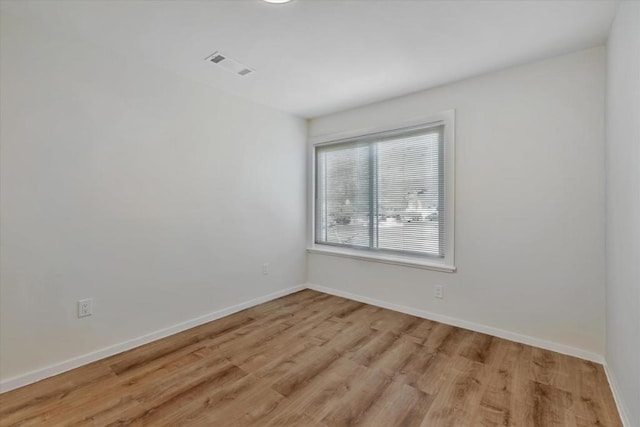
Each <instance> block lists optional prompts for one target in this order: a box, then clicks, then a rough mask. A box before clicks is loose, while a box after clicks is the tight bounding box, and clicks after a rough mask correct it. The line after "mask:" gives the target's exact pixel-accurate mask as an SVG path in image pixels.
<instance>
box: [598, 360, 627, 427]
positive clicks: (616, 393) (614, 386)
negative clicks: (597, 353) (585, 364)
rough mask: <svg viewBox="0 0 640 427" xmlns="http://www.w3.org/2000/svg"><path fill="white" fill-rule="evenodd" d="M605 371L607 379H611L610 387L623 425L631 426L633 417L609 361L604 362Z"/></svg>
mask: <svg viewBox="0 0 640 427" xmlns="http://www.w3.org/2000/svg"><path fill="white" fill-rule="evenodd" d="M603 366H604V372H605V374H607V380H608V381H609V387H610V388H611V392H612V393H613V400H615V401H616V406H617V407H618V414H620V420H621V421H622V425H623V426H624V427H631V418H629V413H628V412H627V409H626V407H625V406H624V402H623V400H622V395H620V389H619V388H618V383H617V382H616V377H614V376H613V372H611V369H609V365H607V363H606V362H605V363H603Z"/></svg>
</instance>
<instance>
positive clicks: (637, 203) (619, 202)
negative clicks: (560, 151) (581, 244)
mask: <svg viewBox="0 0 640 427" xmlns="http://www.w3.org/2000/svg"><path fill="white" fill-rule="evenodd" d="M606 127H607V143H606V159H607V161H606V182H607V185H606V190H607V191H606V192H607V210H606V217H607V227H606V248H607V252H606V254H607V256H606V266H607V277H606V283H607V286H606V288H607V348H606V358H607V365H608V369H609V375H610V378H611V379H612V382H613V385H614V390H615V391H616V393H617V396H616V397H617V400H618V404H619V405H620V406H622V408H621V409H622V410H621V412H623V416H624V417H626V418H627V419H628V425H630V426H640V3H638V2H623V3H621V4H620V9H619V10H618V15H617V16H616V19H615V21H614V23H613V26H612V29H611V34H610V36H609V41H608V43H607V118H606Z"/></svg>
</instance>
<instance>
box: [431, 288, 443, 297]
mask: <svg viewBox="0 0 640 427" xmlns="http://www.w3.org/2000/svg"><path fill="white" fill-rule="evenodd" d="M433 296H434V297H436V298H439V299H442V298H444V289H443V288H442V285H435V286H434V287H433Z"/></svg>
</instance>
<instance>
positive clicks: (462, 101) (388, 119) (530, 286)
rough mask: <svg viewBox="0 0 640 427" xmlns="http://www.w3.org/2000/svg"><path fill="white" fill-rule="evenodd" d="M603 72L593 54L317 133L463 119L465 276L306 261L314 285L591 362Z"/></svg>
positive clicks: (460, 169) (467, 85)
mask: <svg viewBox="0 0 640 427" xmlns="http://www.w3.org/2000/svg"><path fill="white" fill-rule="evenodd" d="M604 71H605V63H604V49H603V48H602V47H598V48H593V49H589V50H585V51H581V52H577V53H573V54H570V55H566V56H562V57H557V58H553V59H548V60H545V61H540V62H536V63H533V64H530V65H525V66H521V67H517V68H512V69H507V70H504V71H499V72H494V73H491V74H487V75H483V76H480V77H476V78H472V79H469V80H465V81H462V82H459V83H455V84H451V85H447V86H443V87H439V88H435V89H431V90H427V91H424V92H420V93H416V94H413V95H410V96H405V97H400V98H396V99H392V100H388V101H384V102H380V103H377V104H373V105H370V106H366V107H362V108H357V109H353V110H349V111H345V112H341V113H337V114H332V115H329V116H325V117H321V118H317V119H314V120H311V122H310V128H309V134H310V137H318V136H322V135H327V134H331V133H336V132H345V131H349V130H354V129H361V128H370V127H372V126H378V125H380V126H382V125H385V124H393V123H397V122H402V121H408V120H413V119H416V118H419V117H421V116H426V115H429V114H431V113H434V112H438V111H443V110H448V109H455V110H456V157H457V158H456V224H455V226H456V238H455V242H456V245H455V252H456V265H457V267H458V272H457V273H442V272H435V271H428V270H422V269H417V268H410V267H402V266H395V265H388V264H380V263H374V262H368V261H360V260H354V259H346V258H339V257H335V256H328V255H321V254H308V279H309V282H310V283H311V284H314V285H319V286H324V287H328V288H333V289H334V290H338V291H341V292H349V293H351V294H355V295H359V296H363V297H367V298H373V299H377V300H381V301H384V302H386V303H392V304H397V305H401V306H405V307H408V308H411V309H418V310H425V311H428V312H431V313H435V314H437V315H439V316H450V317H453V318H455V319H458V320H463V321H468V322H474V323H476V324H480V325H482V326H483V327H490V328H497V329H501V330H504V331H508V332H511V333H516V334H521V335H524V336H527V337H532V338H534V339H537V340H544V341H548V342H551V343H560V344H562V345H566V346H570V347H573V348H574V349H577V351H576V352H574V353H578V354H582V355H585V357H590V356H592V358H595V359H597V358H598V356H601V355H602V354H603V353H604V316H605V314H604V305H605V303H604V293H605V291H604V161H603V156H604V96H605V94H604V82H605V76H604ZM435 284H442V285H444V286H445V298H444V299H443V300H434V298H433V285H435ZM571 351H573V350H571Z"/></svg>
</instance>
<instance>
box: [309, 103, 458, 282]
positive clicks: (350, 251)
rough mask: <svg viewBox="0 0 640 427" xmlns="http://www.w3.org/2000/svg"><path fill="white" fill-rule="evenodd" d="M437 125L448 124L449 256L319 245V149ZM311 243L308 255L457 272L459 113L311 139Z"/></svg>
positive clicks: (446, 164)
mask: <svg viewBox="0 0 640 427" xmlns="http://www.w3.org/2000/svg"><path fill="white" fill-rule="evenodd" d="M437 122H442V123H443V124H444V168H445V173H444V188H445V194H444V197H445V204H444V205H445V212H444V221H445V253H444V257H443V258H439V259H438V258H433V257H421V256H411V255H404V254H398V255H396V254H386V253H380V252H371V251H368V250H367V249H356V248H349V247H342V246H335V245H331V244H322V243H316V242H315V241H316V235H315V233H316V209H315V208H316V206H315V201H316V147H317V146H321V145H327V144H337V143H340V142H344V141H347V140H350V139H354V138H363V139H364V138H368V137H374V136H376V134H384V133H387V132H389V133H390V132H398V131H403V130H410V129H411V128H417V127H421V126H425V127H426V126H429V125H432V124H435V123H437ZM309 143H310V153H309V169H310V179H309V194H310V200H309V218H310V221H309V222H310V224H309V227H308V228H310V230H309V236H308V237H309V239H308V247H307V252H308V253H315V254H323V255H332V256H341V257H347V258H355V259H361V260H367V261H374V262H382V263H388V264H396V265H403V266H410V267H417V268H425V269H431V270H437V271H445V272H454V271H456V267H455V263H454V259H455V247H454V243H455V110H447V111H442V112H439V113H435V114H431V115H429V116H423V117H420V118H419V119H416V120H411V121H408V122H402V123H392V124H388V125H384V126H376V127H372V128H366V129H358V130H353V131H348V132H339V133H333V134H326V135H320V136H316V137H312V138H310V139H309Z"/></svg>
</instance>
